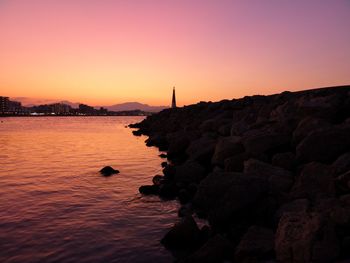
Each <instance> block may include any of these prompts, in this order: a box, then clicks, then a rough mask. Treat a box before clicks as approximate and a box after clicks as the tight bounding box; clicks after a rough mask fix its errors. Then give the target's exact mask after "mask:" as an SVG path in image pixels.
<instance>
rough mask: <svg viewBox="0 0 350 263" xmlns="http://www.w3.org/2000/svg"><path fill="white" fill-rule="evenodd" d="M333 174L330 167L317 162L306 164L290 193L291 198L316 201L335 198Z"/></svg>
mask: <svg viewBox="0 0 350 263" xmlns="http://www.w3.org/2000/svg"><path fill="white" fill-rule="evenodd" d="M333 173H334V170H333V169H332V168H331V167H330V166H328V165H325V164H321V163H317V162H312V163H308V164H306V165H305V166H304V167H303V169H302V171H301V174H300V175H299V176H298V177H297V179H296V182H295V184H294V185H293V188H292V190H291V192H290V196H291V198H293V199H298V198H308V199H312V200H315V199H317V198H320V197H332V196H334V195H335V187H334V180H333Z"/></svg>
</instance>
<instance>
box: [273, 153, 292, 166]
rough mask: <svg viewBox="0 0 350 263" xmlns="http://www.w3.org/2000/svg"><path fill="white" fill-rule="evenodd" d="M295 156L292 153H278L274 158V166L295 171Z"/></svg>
mask: <svg viewBox="0 0 350 263" xmlns="http://www.w3.org/2000/svg"><path fill="white" fill-rule="evenodd" d="M295 164H296V161H295V155H294V154H293V153H291V152H286V153H277V154H275V155H274V156H273V157H272V165H273V166H277V167H280V168H283V169H286V170H289V171H292V170H294V166H295Z"/></svg>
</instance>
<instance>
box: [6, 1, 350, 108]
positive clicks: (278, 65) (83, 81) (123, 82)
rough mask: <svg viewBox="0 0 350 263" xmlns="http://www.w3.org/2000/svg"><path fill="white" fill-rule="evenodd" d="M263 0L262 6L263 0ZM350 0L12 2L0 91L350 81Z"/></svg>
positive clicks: (272, 88)
mask: <svg viewBox="0 0 350 263" xmlns="http://www.w3.org/2000/svg"><path fill="white" fill-rule="evenodd" d="M262 2H263V3H262ZM349 13H350V2H349V1H341V0H339V1H328V0H317V1H316V0H310V1H301V0H296V1H280V0H266V1H260V0H259V1H258V0H252V1H231V0H230V1H229V0H221V1H210V0H202V1H197V0H186V1H185V0H180V1H170V0H169V1H168V0H149V1H143V0H128V1H112V0H104V1H93V0H60V1H46V0H32V1H26V0H11V1H10V0H2V1H0V96H1V95H3V96H10V97H30V98H40V99H54V100H55V99H57V100H70V101H73V102H84V103H88V104H91V105H110V104H115V103H122V102H127V101H139V102H142V103H148V104H152V105H169V104H170V99H171V92H172V86H174V85H175V86H176V88H177V89H176V92H177V101H178V104H179V105H184V104H191V103H196V102H198V101H200V100H204V101H208V100H212V101H216V100H220V99H224V98H235V97H242V96H245V95H252V94H271V93H277V92H281V91H283V90H301V89H306V88H314V87H322V86H332V85H343V84H349V83H350V74H349V73H350V45H349V43H350V30H349V28H350V16H349Z"/></svg>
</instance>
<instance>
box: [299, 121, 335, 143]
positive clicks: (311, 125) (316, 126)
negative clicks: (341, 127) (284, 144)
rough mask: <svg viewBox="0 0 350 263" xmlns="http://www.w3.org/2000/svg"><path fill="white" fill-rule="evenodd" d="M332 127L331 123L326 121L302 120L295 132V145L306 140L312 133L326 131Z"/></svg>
mask: <svg viewBox="0 0 350 263" xmlns="http://www.w3.org/2000/svg"><path fill="white" fill-rule="evenodd" d="M329 127H331V125H330V123H329V122H328V121H326V120H324V119H319V118H313V117H306V118H304V119H302V120H301V121H300V122H299V123H298V126H297V127H296V129H295V130H294V132H293V143H294V144H298V143H299V142H301V141H302V140H303V139H304V138H306V137H307V136H308V135H309V134H310V133H311V132H313V131H316V130H324V129H328V128H329Z"/></svg>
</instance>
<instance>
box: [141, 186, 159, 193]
mask: <svg viewBox="0 0 350 263" xmlns="http://www.w3.org/2000/svg"><path fill="white" fill-rule="evenodd" d="M139 192H140V193H141V194H143V195H157V194H158V193H159V186H158V185H142V186H140V188H139Z"/></svg>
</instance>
